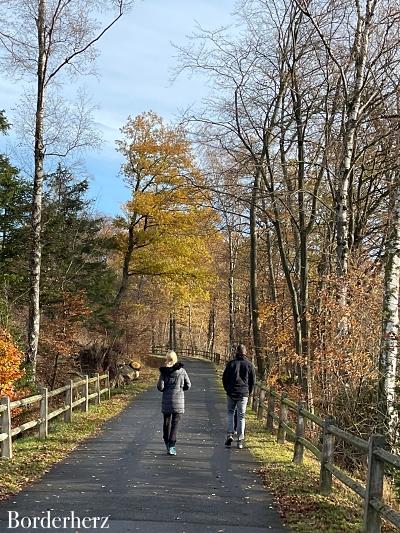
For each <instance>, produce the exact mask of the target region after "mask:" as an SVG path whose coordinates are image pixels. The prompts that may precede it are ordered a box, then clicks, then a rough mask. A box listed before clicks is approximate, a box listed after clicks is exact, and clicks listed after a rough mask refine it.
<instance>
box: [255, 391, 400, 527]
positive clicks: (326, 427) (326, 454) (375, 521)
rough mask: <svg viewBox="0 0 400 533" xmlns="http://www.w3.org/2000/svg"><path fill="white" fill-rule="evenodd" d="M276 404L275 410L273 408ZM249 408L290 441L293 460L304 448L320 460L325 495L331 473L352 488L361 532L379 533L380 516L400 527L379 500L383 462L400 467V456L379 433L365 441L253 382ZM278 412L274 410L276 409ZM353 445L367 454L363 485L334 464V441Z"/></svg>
mask: <svg viewBox="0 0 400 533" xmlns="http://www.w3.org/2000/svg"><path fill="white" fill-rule="evenodd" d="M278 404H279V411H278V410H277V407H278ZM252 409H253V411H255V412H256V413H257V417H258V418H259V419H261V420H264V422H265V428H266V429H267V430H268V431H270V432H274V430H275V429H276V430H277V442H278V443H284V442H285V439H286V435H289V436H290V437H291V438H292V441H293V443H294V451H293V462H294V463H296V464H300V463H302V462H303V456H304V448H307V450H309V451H310V452H311V453H312V454H313V455H315V457H316V458H317V459H318V460H319V462H320V492H321V493H322V494H329V493H330V492H331V490H332V477H333V476H335V477H336V478H337V479H339V480H340V481H341V482H342V483H344V485H346V486H347V487H349V488H350V489H351V490H353V491H354V492H355V493H356V494H358V495H359V496H360V497H361V498H363V500H364V531H365V533H379V532H380V531H381V520H382V517H384V518H385V519H386V520H388V521H389V522H390V523H392V524H393V525H395V526H397V527H398V528H400V513H398V512H396V511H395V510H394V509H392V508H391V507H389V506H388V505H386V504H385V503H384V501H383V481H384V476H385V465H390V466H391V467H395V468H399V469H400V457H399V456H398V455H394V454H392V453H390V452H389V451H388V449H387V443H386V439H385V437H384V436H382V435H371V436H370V438H369V441H366V440H363V439H360V438H359V437H356V436H355V435H352V434H351V433H349V432H347V431H343V430H342V429H340V428H338V427H337V426H336V425H335V419H334V418H333V417H327V418H325V419H322V418H320V417H318V416H316V415H314V414H313V413H310V412H309V411H307V410H306V409H305V404H304V403H303V402H298V403H296V402H294V401H292V400H290V399H289V398H288V397H287V395H286V394H285V393H283V394H278V393H277V392H275V391H274V390H273V389H271V388H268V387H266V386H265V385H263V384H261V383H259V382H257V384H256V386H255V390H254V393H253V399H252ZM277 411H278V412H277ZM290 411H291V412H292V413H293V414H294V416H292V419H293V420H294V423H292V424H290V423H289V412H290ZM307 422H308V425H309V426H310V427H311V426H313V427H318V428H319V431H320V437H321V438H320V442H321V445H320V446H315V445H314V444H313V443H312V442H311V441H310V440H309V439H307ZM337 439H338V440H340V441H343V442H344V443H346V444H350V445H351V446H354V447H355V448H357V449H358V450H360V451H361V452H362V453H363V454H365V455H366V456H367V457H368V472H367V476H366V480H365V485H361V484H360V483H359V482H358V481H356V480H355V479H352V478H351V477H350V476H349V475H348V474H347V473H346V472H344V471H343V470H341V469H340V468H338V467H337V466H335V464H334V451H335V442H336V440H337Z"/></svg>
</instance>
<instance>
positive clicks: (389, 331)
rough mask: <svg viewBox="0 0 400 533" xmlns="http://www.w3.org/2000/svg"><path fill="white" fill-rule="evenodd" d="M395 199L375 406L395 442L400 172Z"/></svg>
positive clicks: (387, 251) (387, 249) (396, 182)
mask: <svg viewBox="0 0 400 533" xmlns="http://www.w3.org/2000/svg"><path fill="white" fill-rule="evenodd" d="M393 194H394V202H393V204H394V205H393V210H392V211H391V212H392V219H391V221H390V226H391V227H390V231H389V236H388V241H387V246H386V258H385V259H386V261H385V282H384V300H383V316H382V337H381V349H380V354H379V387H378V409H379V414H380V417H381V420H382V426H383V427H382V431H384V432H385V433H386V432H387V431H389V435H390V437H391V442H392V443H393V444H394V443H395V442H396V435H397V433H398V427H397V425H398V414H397V409H396V369H397V354H398V339H399V279H400V174H397V175H396V180H395V183H394V186H393Z"/></svg>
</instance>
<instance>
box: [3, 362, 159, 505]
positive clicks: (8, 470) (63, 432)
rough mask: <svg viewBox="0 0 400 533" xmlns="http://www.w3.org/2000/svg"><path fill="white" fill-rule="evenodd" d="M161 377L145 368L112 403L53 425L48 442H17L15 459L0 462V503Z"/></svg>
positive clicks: (115, 392)
mask: <svg viewBox="0 0 400 533" xmlns="http://www.w3.org/2000/svg"><path fill="white" fill-rule="evenodd" d="M157 376H158V370H156V369H152V368H144V369H142V371H141V373H140V380H138V381H134V382H132V383H131V384H129V385H126V386H125V387H124V388H121V389H115V390H113V391H112V392H111V394H112V396H111V399H110V400H107V401H104V402H103V403H101V404H100V405H97V406H96V405H91V406H90V408H89V412H87V413H85V412H83V411H74V413H73V415H72V422H71V423H69V424H67V423H64V422H62V421H53V422H50V424H49V436H48V438H47V439H45V440H39V439H38V438H36V437H34V436H29V437H23V438H21V439H17V440H15V441H14V442H13V455H14V456H13V458H12V459H10V460H8V459H4V460H0V479H1V486H0V500H5V499H7V498H9V497H10V496H11V495H13V494H16V493H17V492H20V491H21V490H22V489H24V488H25V487H26V486H27V485H29V484H30V483H32V482H33V481H36V480H37V479H39V478H41V477H42V476H43V474H45V473H46V472H47V471H48V470H49V469H50V467H51V466H52V465H53V464H55V463H58V462H59V461H61V460H62V459H64V458H65V457H66V456H67V455H68V454H69V453H70V452H71V451H72V450H74V449H75V448H76V447H77V446H78V445H79V444H80V443H81V442H82V441H83V440H85V439H86V438H88V437H91V436H93V435H95V434H97V433H98V432H99V431H100V430H101V427H102V425H103V424H104V422H106V421H107V420H109V419H110V418H113V417H114V416H116V415H118V414H119V413H121V411H123V410H124V409H125V407H126V406H127V405H128V404H129V403H130V402H131V401H132V399H133V398H135V396H137V395H138V394H139V393H141V392H143V391H144V390H146V389H148V388H149V387H151V386H153V385H154V384H155V381H156V377H157Z"/></svg>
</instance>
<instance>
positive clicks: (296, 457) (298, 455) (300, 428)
mask: <svg viewBox="0 0 400 533" xmlns="http://www.w3.org/2000/svg"><path fill="white" fill-rule="evenodd" d="M304 408H305V402H298V404H297V409H296V414H297V419H296V437H295V441H294V453H293V462H294V463H296V465H300V464H301V463H302V462H303V456H304V444H302V443H301V442H300V439H304V435H305V432H306V425H305V418H304V416H303V415H302V414H301V410H302V409H304Z"/></svg>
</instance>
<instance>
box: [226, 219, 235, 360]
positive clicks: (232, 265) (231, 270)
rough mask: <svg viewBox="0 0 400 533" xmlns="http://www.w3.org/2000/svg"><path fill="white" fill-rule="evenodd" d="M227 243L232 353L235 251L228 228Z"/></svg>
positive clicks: (231, 345) (230, 350) (230, 346)
mask: <svg viewBox="0 0 400 533" xmlns="http://www.w3.org/2000/svg"><path fill="white" fill-rule="evenodd" d="M228 245H229V281H228V285H229V354H232V350H233V346H234V344H235V342H236V339H235V336H236V325H235V252H234V249H233V239H232V231H231V230H230V229H228Z"/></svg>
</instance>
